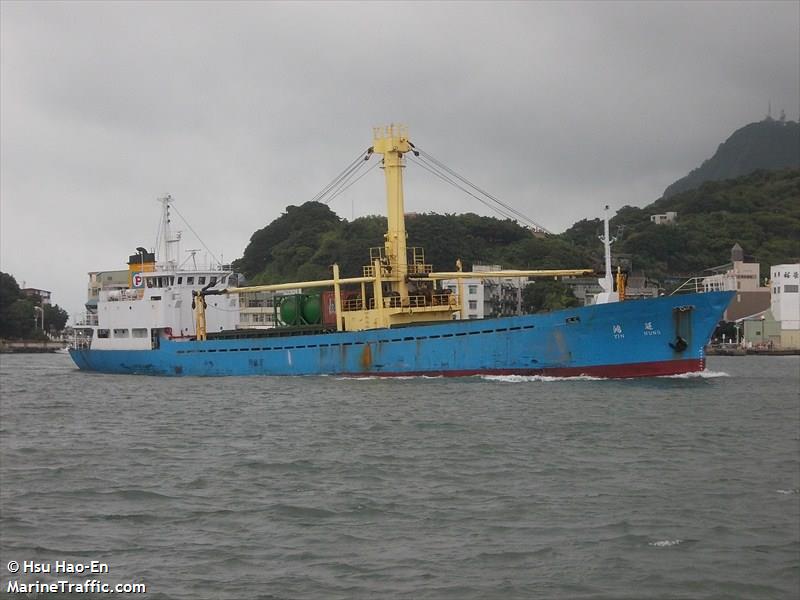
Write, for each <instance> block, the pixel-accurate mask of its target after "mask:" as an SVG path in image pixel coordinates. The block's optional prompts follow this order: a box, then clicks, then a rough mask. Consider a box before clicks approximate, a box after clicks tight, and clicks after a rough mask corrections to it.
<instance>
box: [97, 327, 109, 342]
mask: <svg viewBox="0 0 800 600" xmlns="http://www.w3.org/2000/svg"><path fill="white" fill-rule="evenodd" d="M97 337H99V338H101V339H104V340H105V339H108V338H109V337H111V330H109V329H98V330H97Z"/></svg>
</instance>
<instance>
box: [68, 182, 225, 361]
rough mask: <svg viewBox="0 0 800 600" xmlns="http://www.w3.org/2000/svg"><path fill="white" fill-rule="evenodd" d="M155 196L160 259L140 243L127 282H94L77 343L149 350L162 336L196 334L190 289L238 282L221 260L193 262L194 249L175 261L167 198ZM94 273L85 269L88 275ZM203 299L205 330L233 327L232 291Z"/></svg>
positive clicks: (176, 236) (176, 246)
mask: <svg viewBox="0 0 800 600" xmlns="http://www.w3.org/2000/svg"><path fill="white" fill-rule="evenodd" d="M160 201H161V202H162V217H161V219H162V222H161V227H160V229H159V242H160V243H159V244H157V246H159V254H158V257H159V259H160V260H159V261H157V262H156V260H155V257H156V254H154V253H148V252H147V251H146V250H145V249H144V248H139V249H138V251H139V255H138V257H140V259H141V263H139V259H138V258H137V255H134V256H132V257H131V259H132V260H131V261H129V263H128V264H129V267H130V270H129V277H128V282H127V285H125V284H120V283H119V282H118V281H117V282H115V285H113V286H102V287H99V286H98V287H99V289H97V290H95V291H94V293H96V294H97V296H96V298H97V300H96V305H95V304H94V302H90V303H87V309H88V312H87V313H86V315H85V316H84V318H82V319H79V320H78V322H77V323H76V328H75V329H76V334H77V337H76V340H75V343H76V345H82V346H86V345H89V346H90V347H91V348H92V349H97V350H149V349H151V348H154V347H156V346H157V345H158V340H159V338H160V337H161V336H164V337H167V338H171V339H180V338H186V339H188V338H192V337H194V336H195V335H196V330H195V319H194V316H193V309H192V301H193V297H192V292H193V291H198V290H201V289H215V288H219V289H223V288H226V287H233V286H236V285H237V284H238V277H237V276H236V275H235V274H234V273H233V271H231V270H230V269H229V268H225V267H224V266H223V265H220V264H216V265H211V266H205V267H204V266H199V267H198V265H197V263H196V261H195V260H194V252H192V255H191V257H190V259H191V260H192V266H191V268H182V266H181V265H179V264H178V260H177V258H176V257H177V256H178V253H179V244H180V233H179V232H178V233H173V232H172V230H171V228H170V220H171V219H170V204H171V202H172V198H171V197H170V196H166V197H165V198H162V199H160ZM134 259H136V260H134ZM185 262H188V259H187V261H185ZM96 275H97V274H96V273H95V272H92V273H90V274H89V276H90V279H91V278H92V277H93V276H94V277H95V278H96ZM90 291H92V289H91V286H90ZM90 300H92V299H91V298H90ZM205 301H206V330H207V331H208V332H209V333H212V332H215V331H223V330H231V329H236V328H237V327H238V325H239V318H240V316H239V296H238V295H237V294H231V295H219V296H208V297H207V298H206V300H205Z"/></svg>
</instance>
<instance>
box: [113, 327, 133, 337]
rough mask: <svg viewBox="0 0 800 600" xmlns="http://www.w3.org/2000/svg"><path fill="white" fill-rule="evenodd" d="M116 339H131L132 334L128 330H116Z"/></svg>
mask: <svg viewBox="0 0 800 600" xmlns="http://www.w3.org/2000/svg"><path fill="white" fill-rule="evenodd" d="M114 337H115V338H126V337H130V332H129V331H128V330H127V329H115V330H114Z"/></svg>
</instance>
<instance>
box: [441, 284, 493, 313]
mask: <svg viewBox="0 0 800 600" xmlns="http://www.w3.org/2000/svg"><path fill="white" fill-rule="evenodd" d="M461 281H462V285H463V286H464V287H463V294H464V303H463V309H462V317H461V318H462V319H483V318H484V316H486V315H485V313H484V291H485V287H484V281H483V280H482V279H477V278H474V279H473V278H471V279H462V280H461ZM442 289H446V290H450V291H451V292H452V293H453V294H458V293H459V292H458V280H457V279H444V280H442Z"/></svg>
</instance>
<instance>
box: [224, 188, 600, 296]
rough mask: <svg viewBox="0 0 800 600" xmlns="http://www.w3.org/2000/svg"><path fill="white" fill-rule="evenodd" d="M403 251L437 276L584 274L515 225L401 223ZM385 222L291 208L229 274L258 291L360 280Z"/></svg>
mask: <svg viewBox="0 0 800 600" xmlns="http://www.w3.org/2000/svg"><path fill="white" fill-rule="evenodd" d="M406 230H407V232H408V246H409V247H411V246H422V247H423V248H424V250H425V260H426V262H428V263H431V264H433V265H434V268H436V269H439V270H454V269H455V263H456V260H457V259H459V258H460V259H461V260H462V262H463V263H464V268H465V269H467V270H469V269H470V268H471V266H472V264H474V263H475V262H482V263H490V264H502V265H503V266H505V267H509V266H515V267H530V268H540V267H541V268H564V267H566V266H571V267H574V268H581V267H585V265H586V264H587V262H588V261H589V256H588V254H587V252H586V251H584V250H583V249H580V248H578V247H576V246H575V245H574V244H571V243H570V242H568V241H565V240H563V239H562V238H561V237H560V236H549V237H545V238H537V237H534V236H533V235H532V233H531V232H530V231H529V230H528V229H525V228H524V227H521V226H519V225H518V224H517V223H516V222H514V221H508V220H500V219H495V218H492V217H480V216H478V215H475V214H463V215H439V214H435V213H431V214H417V215H407V216H406ZM385 232H386V218H385V217H379V216H368V217H362V218H359V219H355V220H354V221H346V220H344V219H341V218H339V217H338V216H337V215H336V214H335V213H334V212H333V211H331V210H330V208H328V207H327V206H326V205H324V204H320V203H318V202H306V203H305V204H303V205H301V206H289V207H287V208H286V212H285V213H284V214H283V215H281V216H280V217H279V218H277V219H276V220H274V221H273V222H272V223H270V224H269V225H267V226H266V227H264V228H263V229H260V230H259V231H257V232H255V233H254V234H253V236H252V237H251V238H250V243H249V244H248V246H247V248H246V249H245V252H244V256H243V257H242V258H241V259H239V260H238V261H235V262H234V268H236V269H237V270H239V271H241V272H242V273H244V275H245V276H246V277H247V278H248V279H250V280H251V281H252V282H255V283H278V282H287V281H308V280H310V279H317V278H321V279H327V278H329V277H330V265H331V264H333V263H334V262H338V263H339V267H340V270H341V274H342V276H343V277H355V276H360V275H361V267H362V265H366V264H369V262H370V261H369V249H370V248H371V247H376V246H382V245H383V234H384V233H385Z"/></svg>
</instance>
